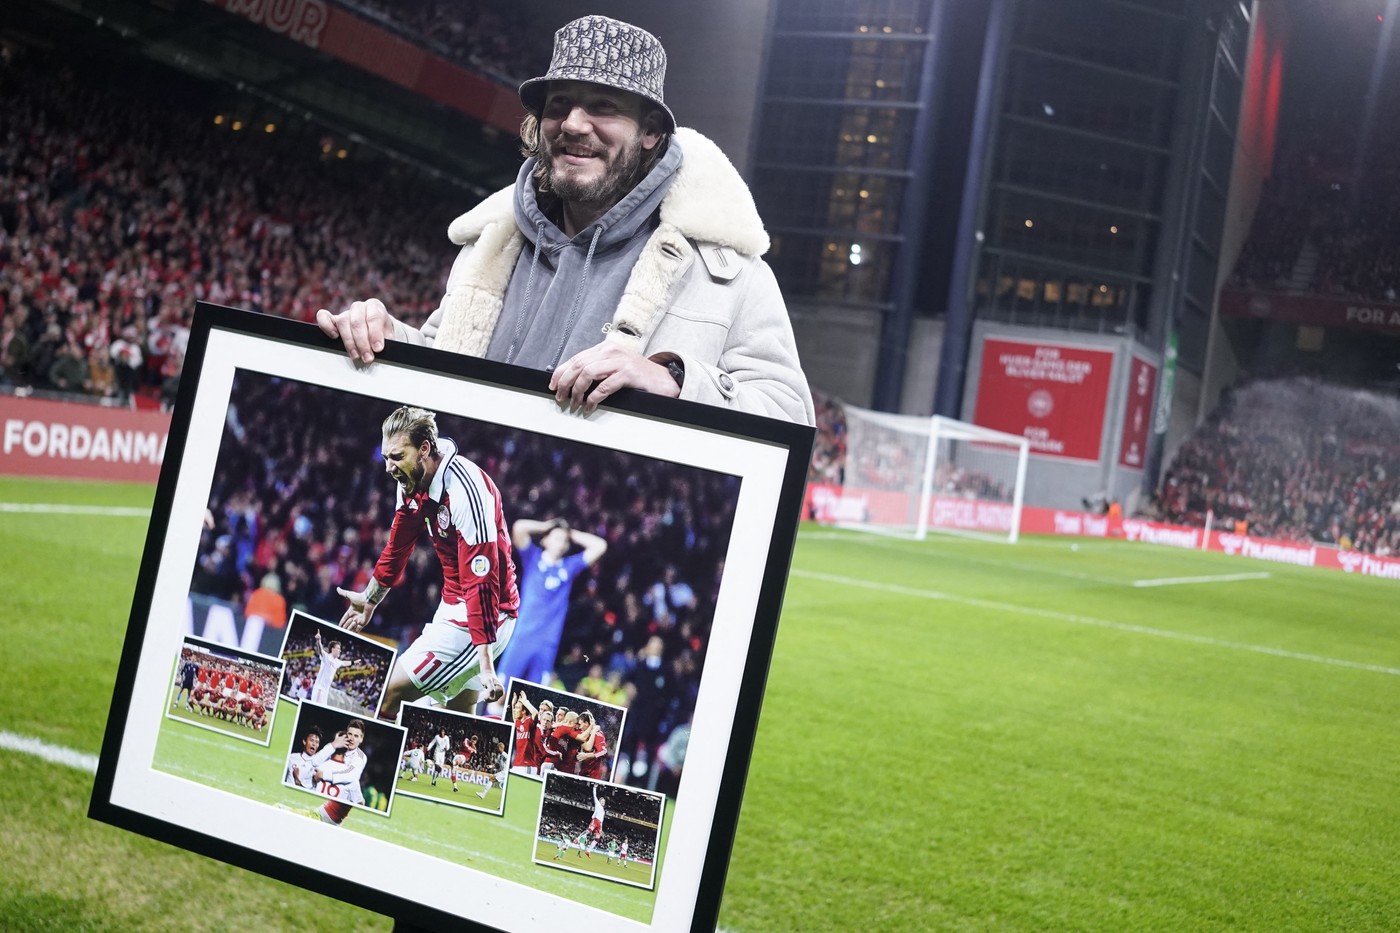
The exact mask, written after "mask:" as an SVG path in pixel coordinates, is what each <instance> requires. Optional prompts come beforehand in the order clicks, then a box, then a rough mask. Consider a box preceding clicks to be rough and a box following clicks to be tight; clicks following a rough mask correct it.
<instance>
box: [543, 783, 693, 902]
mask: <svg viewBox="0 0 1400 933" xmlns="http://www.w3.org/2000/svg"><path fill="white" fill-rule="evenodd" d="M665 810H666V797H665V796H664V795H663V794H656V793H652V792H651V791H645V790H635V789H634V788H631V787H623V786H621V785H618V784H606V783H604V782H602V781H590V780H589V779H587V778H581V777H574V776H572V775H568V774H561V773H560V772H557V771H551V772H549V773H548V774H546V775H545V776H544V789H543V792H542V793H541V794H540V818H539V822H538V823H537V824H536V826H535V858H534V861H535V863H536V864H538V865H549V866H551V867H553V868H563V869H565V870H567V871H576V872H579V873H580V874H584V875H592V876H594V877H595V878H606V879H607V880H609V881H618V882H621V883H623V884H631V885H635V886H637V887H639V888H648V889H651V888H653V887H654V886H655V885H656V851H657V844H658V842H659V840H660V839H661V815H662V814H663V813H664V812H665Z"/></svg>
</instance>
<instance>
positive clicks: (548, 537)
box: [540, 527, 569, 557]
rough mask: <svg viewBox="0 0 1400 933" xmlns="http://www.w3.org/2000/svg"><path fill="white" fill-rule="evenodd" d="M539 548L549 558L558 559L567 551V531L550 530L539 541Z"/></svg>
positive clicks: (564, 529) (559, 529)
mask: <svg viewBox="0 0 1400 933" xmlns="http://www.w3.org/2000/svg"><path fill="white" fill-rule="evenodd" d="M540 548H541V550H543V551H544V552H545V553H546V554H548V555H550V556H551V557H559V556H561V555H563V554H564V553H565V552H566V551H568V550H569V530H568V529H567V528H557V527H556V528H551V529H549V531H547V532H545V535H544V537H543V538H541V539H540Z"/></svg>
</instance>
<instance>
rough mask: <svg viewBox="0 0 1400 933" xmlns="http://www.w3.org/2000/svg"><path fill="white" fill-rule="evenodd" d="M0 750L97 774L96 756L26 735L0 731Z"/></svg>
mask: <svg viewBox="0 0 1400 933" xmlns="http://www.w3.org/2000/svg"><path fill="white" fill-rule="evenodd" d="M0 748H3V749H6V750H8V751H12V752H20V753H22V754H25V755H33V756H34V757H36V758H42V759H44V760H45V761H47V762H49V763H50V764H55V765H63V766H65V767H68V768H75V769H77V770H78V771H86V772H87V773H88V774H96V773H97V756H96V755H88V754H86V753H84V752H80V751H76V750H74V749H71V748H64V747H63V746H62V745H50V744H49V743H48V742H44V741H41V740H39V739H34V738H30V737H29V736H27V735H16V734H15V733H13V732H5V731H3V730H0Z"/></svg>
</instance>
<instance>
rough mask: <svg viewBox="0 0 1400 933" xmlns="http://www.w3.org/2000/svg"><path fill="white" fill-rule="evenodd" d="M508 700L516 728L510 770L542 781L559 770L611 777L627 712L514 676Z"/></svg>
mask: <svg viewBox="0 0 1400 933" xmlns="http://www.w3.org/2000/svg"><path fill="white" fill-rule="evenodd" d="M506 702H507V707H508V710H507V711H508V713H509V715H510V719H511V722H512V724H513V726H514V746H513V750H512V753H511V762H510V770H511V773H512V774H519V775H523V776H525V777H530V778H534V779H536V780H538V779H540V778H542V777H544V776H545V775H546V774H549V773H550V772H552V771H559V772H562V773H564V774H572V775H576V776H578V777H586V778H592V779H593V780H596V781H609V780H612V777H613V774H612V771H613V764H614V762H615V760H616V758H617V749H618V747H619V746H620V745H621V743H622V729H623V724H624V723H625V721H626V719H627V710H625V709H623V708H622V707H621V706H613V705H612V704H610V703H604V702H602V701H601V700H595V699H593V698H592V697H587V696H583V695H581V694H577V693H568V692H566V691H564V690H556V689H553V688H551V687H546V686H544V685H543V684H536V683H531V682H530V681H528V680H517V679H515V678H511V681H510V684H509V686H508V689H507V691H506Z"/></svg>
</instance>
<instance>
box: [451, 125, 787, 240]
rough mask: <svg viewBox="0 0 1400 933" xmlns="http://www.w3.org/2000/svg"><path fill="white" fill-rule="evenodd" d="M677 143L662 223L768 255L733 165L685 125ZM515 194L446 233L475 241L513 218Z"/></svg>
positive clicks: (505, 192)
mask: <svg viewBox="0 0 1400 933" xmlns="http://www.w3.org/2000/svg"><path fill="white" fill-rule="evenodd" d="M676 143H677V144H678V146H679V148H680V150H681V153H682V155H683V158H682V159H681V165H680V168H679V169H677V170H676V175H675V180H674V181H672V183H671V187H670V190H668V191H667V192H666V196H665V197H664V198H663V199H662V201H661V223H662V224H665V225H669V226H672V227H674V228H676V229H677V230H679V231H680V232H681V234H683V235H684V236H685V237H686V238H687V239H691V240H699V241H702V242H708V243H714V244H716V245H719V246H727V247H729V248H730V249H733V250H734V251H735V252H737V253H741V254H743V255H744V256H762V255H763V254H764V253H766V252H767V251H768V245H769V241H768V234H767V232H766V231H765V230H764V229H763V221H762V220H761V219H760V218H759V216H758V208H757V207H756V206H755V205H754V202H753V195H752V194H751V193H750V192H749V189H748V185H746V184H744V179H743V178H742V177H741V176H740V175H739V172H738V170H737V169H735V168H734V165H733V163H731V162H730V161H729V159H728V157H726V156H725V154H724V153H723V152H722V151H721V150H720V148H719V147H718V146H716V145H715V144H714V143H713V142H711V141H710V140H709V139H706V138H705V137H704V136H702V135H700V134H699V133H698V132H696V131H695V130H692V129H689V128H687V127H680V128H679V129H677V130H676ZM528 179H529V175H528V173H526V172H525V171H524V169H522V171H521V175H520V178H519V179H517V185H519V184H529V180H528ZM515 192H516V186H511V187H509V188H502V189H501V190H500V191H497V192H496V193H495V194H492V195H491V196H489V197H488V198H486V200H484V201H482V202H481V203H480V204H478V205H477V206H476V207H474V208H472V209H471V210H469V211H467V212H466V213H465V214H463V215H462V216H460V217H458V218H457V219H456V220H454V221H452V224H451V225H450V226H449V227H448V230H447V235H448V237H449V238H450V239H451V240H452V242H453V243H456V244H457V245H458V246H464V245H466V244H468V243H474V242H476V240H477V239H478V238H479V237H480V236H481V233H482V231H483V230H485V229H486V228H487V227H488V226H489V225H491V224H493V223H509V222H513V221H514V220H515ZM624 200H625V199H624Z"/></svg>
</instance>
